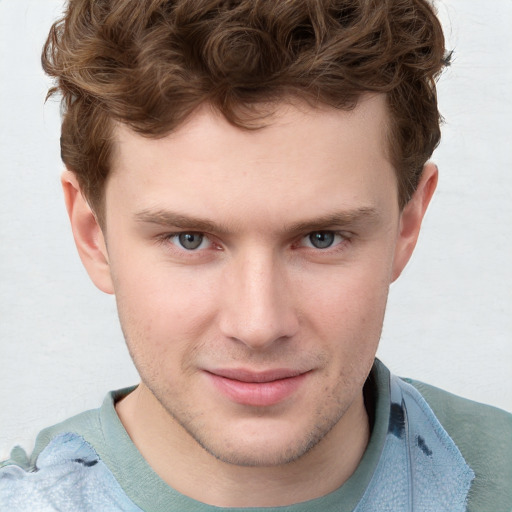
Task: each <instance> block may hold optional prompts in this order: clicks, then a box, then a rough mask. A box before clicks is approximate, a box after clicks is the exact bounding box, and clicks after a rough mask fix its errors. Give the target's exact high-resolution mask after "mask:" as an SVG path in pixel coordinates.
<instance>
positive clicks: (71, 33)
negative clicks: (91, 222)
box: [42, 0, 447, 217]
mask: <svg viewBox="0 0 512 512" xmlns="http://www.w3.org/2000/svg"><path fill="white" fill-rule="evenodd" d="M42 63H43V68H44V70H45V71H46V73H48V74H49V75H50V76H52V77H54V78H55V79H56V83H55V87H52V88H51V89H50V91H49V93H48V95H49V96H50V95H52V94H53V93H55V92H60V93H61V94H62V98H63V120H62V136H61V153H62V159H63V161H64V163H65V164H66V166H67V167H68V168H69V169H71V170H73V171H74V172H75V174H76V176H77V179H78V181H79V183H80V186H81V189H82V191H83V193H84V195H85V197H86V198H87V200H88V201H89V203H90V204H91V206H92V207H93V209H94V210H95V212H96V214H97V215H98V216H99V217H101V212H102V209H103V189H104V185H105V181H106V179H107V176H108V173H109V168H110V159H111V157H112V149H113V136H112V134H113V129H114V125H115V122H121V123H125V124H126V125H128V126H129V127H130V128H132V129H133V130H135V131H136V132H138V133H140V134H143V135H145V136H148V137H162V136H165V135H166V134H168V133H170V132H171V131H172V130H174V129H175V128H176V127H178V126H179V125H180V124H181V123H183V121H184V120H185V119H186V118H187V117H188V116H189V115H190V114H191V113H192V112H193V111H194V110H195V109H196V108H197V107H198V106H199V105H201V104H203V103H205V102H208V103H210V104H211V105H212V106H213V107H215V108H216V109H218V111H220V112H221V113H222V114H223V115H224V116H225V117H226V119H228V121H230V122H231V123H233V124H235V125H237V126H240V127H244V128H248V129H254V128H255V127H257V122H258V116H259V113H258V108H257V107H258V105H261V104H262V103H265V104H269V103H270V104H272V103H273V102H278V101H280V100H283V99H284V98H285V97H298V98H300V99H305V100H306V101H308V102H310V103H312V104H315V103H317V104H318V103H321V104H326V105H330V106H333V107H335V108H339V109H346V110H348V109H351V108H353V107H354V106H355V105H356V103H357V100H358V98H359V97H360V95H361V94H362V93H365V92H377V93H385V94H386V97H387V105H388V110H389V114H390V123H389V125H390V126H389V133H388V134H387V135H388V140H389V158H390V160H391V163H392V164H393V165H394V167H395V169H396V173H397V181H398V197H399V203H400V206H401V207H403V206H404V205H405V204H406V203H407V201H408V200H409V198H410V197H411V195H412V193H413V192H414V190H415V188H416V186H417V184H418V181H419V178H420V176H421V172H422V168H423V165H424V164H425V162H426V161H427V160H428V158H430V156H431V154H432V152H433V150H434V148H435V147H436V146H437V144H438V143H439V139H440V128H439V125H440V121H441V117H440V114H439V112H438V108H437V98H436V87H435V81H436V79H437V77H438V75H439V74H440V72H441V70H442V69H443V66H444V65H445V64H446V63H447V58H446V52H445V48H444V37H443V32H442V29H441V25H440V23H439V21H438V19H437V17H436V14H435V11H434V9H433V7H432V5H431V4H430V3H429V2H428V1H427V0H137V1H135V0H69V1H68V4H67V8H66V11H65V13H64V16H63V18H62V19H60V20H58V21H57V22H55V23H54V25H53V26H52V28H51V30H50V33H49V36H48V39H47V41H46V43H45V46H44V49H43V55H42ZM260 113H261V112H260ZM259 120H260V121H261V118H260V119H259Z"/></svg>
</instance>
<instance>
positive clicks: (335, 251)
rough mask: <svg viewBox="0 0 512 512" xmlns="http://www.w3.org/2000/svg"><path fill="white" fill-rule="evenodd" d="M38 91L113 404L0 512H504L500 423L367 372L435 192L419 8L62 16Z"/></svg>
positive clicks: (465, 405) (429, 51)
mask: <svg viewBox="0 0 512 512" xmlns="http://www.w3.org/2000/svg"><path fill="white" fill-rule="evenodd" d="M43 62H44V66H45V69H46V71H47V72H48V73H49V74H50V75H52V76H54V77H56V78H57V87H58V90H59V91H60V92H61V93H62V94H63V101H64V106H65V113H64V118H63V126H62V140H61V144H62V156H63V160H64V162H65V164H66V166H67V169H68V170H67V171H66V172H65V173H64V174H63V177H62V183H63V188H64V195H65V199H66V204H67V208H68V212H69V216H70V220H71V225H72V228H73V233H74V236H75V241H76V244H77V248H78V251H79V254H80V257H81V259H82V262H83V263H84V265H85V267H86V269H87V271H88V273H89V275H90V277H91V279H92V280H93V282H94V283H95V284H96V286H98V287H99V288H100V289H101V290H102V291H104V292H106V293H114V294H115V296H116V301H117V304H118V309H119V317H120V321H121V325H122V328H123V332H124V334H125V338H126V342H127V345H128V348H129V350H130V354H131V356H132V358H133V360H134V362H135V365H136V367H137V369H138V371H139V373H140V377H141V383H140V384H139V386H138V387H137V388H135V389H127V390H121V391H118V392H113V393H111V394H110V395H109V396H108V397H107V398H106V400H105V402H104V404H103V406H102V407H101V408H100V409H98V410H95V411H89V412H86V413H84V414H82V415H80V416H78V417H75V418H72V419H70V420H68V421H67V422H64V423H63V424H60V425H57V426H55V427H52V428H50V429H47V430H45V431H43V432H42V433H41V434H40V436H39V438H38V441H37V445H36V449H35V451H34V453H33V454H32V457H31V459H30V460H21V459H22V457H21V456H17V455H16V454H14V456H13V460H11V461H8V462H7V464H6V465H5V467H4V468H3V469H2V470H0V503H2V505H3V507H4V508H5V509H6V510H38V509H39V510H62V509H64V510H148V511H149V510H151V511H153V510H210V509H211V510H214V507H221V508H233V509H235V510H237V509H243V508H252V509H254V508H267V509H272V508H279V510H290V511H294V510H356V511H369V510H397V511H400V510H421V511H423V510H432V511H434V510H435V511H439V510H450V511H458V510H460V511H462V510H482V511H483V510H512V497H511V493H510V489H511V486H510V482H511V481H512V475H511V472H512V469H511V456H512V455H511V454H512V420H511V418H510V416H509V415H507V414H506V413H503V412H500V411H497V410H496V409H492V408H488V407H485V406H481V405H477V404H474V403H471V402H468V401H465V400H462V399H459V398H456V397H453V396H452V395H449V394H447V393H445V392H442V391H440V390H437V389H434V388H431V387H429V386H427V385H425V384H421V383H418V382H414V381H410V382H405V381H403V380H400V379H397V378H396V377H394V376H392V375H390V373H389V371H388V370H387V369H386V368H385V367H384V366H383V365H382V363H380V362H378V361H375V353H376V349H377V345H378V341H379V337H380V331H381V327H382V321H383V315H384V310H385V304H386V299H387V293H388V287H389V285H390V283H391V282H392V281H394V280H395V279H397V278H398V276H399V275H400V273H401V271H402V270H403V268H404V266H405V265H406V263H407V261H408V259H409V257H410V255H411V253H412V251H413V249H414V245H415V243H416V240H417V237H418V233H419V229H420V225H421V221H422V218H423V215H424V213H425V210H426V208H427V206H428V203H429V201H430V198H431V197H432V194H433V192H434V190H435V186H436V182H437V169H436V167H435V166H434V165H433V164H431V163H428V158H429V157H430V155H431V153H432V151H433V149H434V148H435V146H436V145H437V143H438V140H439V114H438V111H437V104H436V94H435V79H436V77H437V76H438V74H439V72H440V71H441V69H442V67H443V65H444V64H445V62H446V59H445V55H444V41H443V36H442V32H441V29H440V26H439V23H438V21H437V19H436V18H435V15H434V13H433V11H432V9H431V7H430V6H429V4H428V3H426V2H423V1H414V0H412V1H410V0H409V1H401V2H396V1H395V2H391V1H390V2H386V1H385V2H383V1H382V0H381V1H379V2H376V1H375V2H371V1H359V2H356V1H345V2H342V1H340V2H320V1H304V0H302V1H293V0H291V1H287V2H269V1H255V0H252V1H243V0H242V1H236V2H221V1H211V2H205V1H199V0H198V1H192V0H185V1H181V2H180V1H176V2H168V1H163V0H152V1H149V0H148V1H143V2H128V1H121V0H118V1H111V2H97V1H96V2H91V1H85V0H71V2H70V3H69V6H68V10H67V13H66V16H65V18H64V19H63V21H62V22H60V23H58V24H56V25H55V26H54V27H53V29H52V32H51V33H50V36H49V39H48V42H47V45H46V48H45V53H44V58H43Z"/></svg>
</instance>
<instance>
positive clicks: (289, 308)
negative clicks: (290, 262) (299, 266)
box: [219, 251, 299, 351]
mask: <svg viewBox="0 0 512 512" xmlns="http://www.w3.org/2000/svg"><path fill="white" fill-rule="evenodd" d="M248 252H249V254H245V255H243V256H242V255H241V256H240V257H239V258H238V259H236V258H234V259H233V261H231V262H230V264H229V265H228V266H227V268H225V274H224V277H225V279H224V284H223V286H225V288H224V289H223V290H222V294H221V295H222V297H223V299H224V300H222V301H221V310H220V321H219V324H220V329H221V331H222V333H223V335H224V336H226V337H228V338H231V339H233V340H237V341H239V342H241V343H243V344H245V345H246V346H247V347H249V348H250V349H252V350H256V351H258V350H260V351H262V350H265V349H267V348H268V347H270V346H271V345H272V344H274V343H275V342H277V341H279V340H283V339H287V338H291V337H292V336H294V335H295V334H296V332H297V330H298V325H299V321H298V317H297V311H296V309H295V307H294V304H293V294H292V290H291V286H290V283H289V281H288V279H287V275H286V272H285V268H284V265H283V264H282V263H280V262H279V260H278V258H277V257H275V256H273V255H272V254H266V253H265V252H263V251H253V252H250V251H248Z"/></svg>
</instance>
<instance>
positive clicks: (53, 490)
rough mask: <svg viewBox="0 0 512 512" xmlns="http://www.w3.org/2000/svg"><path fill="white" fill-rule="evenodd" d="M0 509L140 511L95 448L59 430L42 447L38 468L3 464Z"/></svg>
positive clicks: (11, 511) (12, 511) (14, 511)
mask: <svg viewBox="0 0 512 512" xmlns="http://www.w3.org/2000/svg"><path fill="white" fill-rule="evenodd" d="M0 510H1V511H2V512H4V511H5V512H7V511H8V512H29V511H30V512H110V511H112V512H114V511H116V512H142V511H141V509H140V508H139V507H137V506H136V505H134V504H133V503H132V502H131V501H130V500H129V499H128V497H127V496H126V494H125V493H124V491H123V489H122V488H121V486H120V485H119V483H118V482H117V481H116V480H115V478H114V477H113V475H112V473H111V472H110V470H109V469H108V468H107V466H106V465H105V464H104V463H103V462H102V461H101V460H99V457H98V456H97V455H96V452H95V451H94V449H93V448H92V447H91V446H90V445H89V444H88V443H87V442H85V441H84V440H83V439H82V438H81V437H79V436H77V435H75V434H71V433H69V434H61V435H59V436H57V437H56V438H54V439H53V440H52V442H51V443H50V444H49V445H48V446H47V447H46V448H45V449H44V450H43V451H42V452H41V454H40V455H39V457H38V459H37V467H36V468H34V471H31V472H26V471H25V470H23V469H21V468H20V467H18V466H16V465H9V466H5V467H4V468H2V469H0Z"/></svg>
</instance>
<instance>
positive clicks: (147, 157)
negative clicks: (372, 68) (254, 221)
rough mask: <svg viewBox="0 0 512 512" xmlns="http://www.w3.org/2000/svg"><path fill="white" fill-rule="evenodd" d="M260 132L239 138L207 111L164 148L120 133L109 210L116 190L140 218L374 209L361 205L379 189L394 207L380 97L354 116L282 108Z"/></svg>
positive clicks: (121, 129)
mask: <svg viewBox="0 0 512 512" xmlns="http://www.w3.org/2000/svg"><path fill="white" fill-rule="evenodd" d="M264 123H265V125H264V127H262V128H259V129H256V130H247V129H240V128H238V127H235V126H233V125H231V124H229V123H228V122H227V121H226V120H225V119H224V118H223V117H222V116H221V115H220V114H218V113H217V112H215V111H213V110H212V109H211V108H209V107H208V106H204V107H202V108H201V109H199V110H198V111H196V112H195V113H194V114H193V115H192V116H191V117H190V118H189V119H188V120H187V122H186V123H184V124H183V125H182V126H181V127H179V128H178V129H177V130H176V131H175V132H173V133H171V134H170V135H167V136H166V137H163V138H161V139H156V140H155V139H150V138H146V137H142V136H140V135H138V134H136V133H134V132H133V131H131V130H130V129H129V128H127V127H125V126H122V125H120V126H117V127H116V131H115V137H116V143H115V144H116V151H115V156H114V161H113V166H112V172H111V176H110V178H109V182H108V183H107V189H106V207H107V210H108V208H109V195H110V196H112V191H114V192H115V193H116V194H117V196H118V199H119V198H123V197H124V198H125V199H127V198H130V200H131V204H132V206H133V208H138V209H139V210H140V209H147V208H161V209H164V208H168V207H169V204H170V203H172V207H173V209H178V210H179V211H183V212H185V213H188V210H194V209H195V210H198V209H200V210H201V213H203V214H207V215H216V214H218V212H219V210H220V208H221V207H224V208H225V211H224V213H225V214H227V212H228V210H229V209H230V208H232V211H233V213H234V212H235V211H237V212H238V214H239V215H242V216H243V215H247V216H249V217H250V212H251V211H261V210H262V209H267V210H272V211H273V212H274V214H275V215H279V214H280V213H283V212H285V211H286V209H287V208H286V207H287V206H288V207H289V209H295V208H297V207H298V205H302V206H301V208H305V207H306V203H307V204H315V205H322V204H326V203H329V202H330V203H334V202H337V203H341V204H340V206H343V205H344V204H343V203H345V204H346V205H347V207H356V208H359V207H361V206H362V207H366V206H369V207H372V208H373V207H374V205H364V204H362V203H364V202H365V201H366V202H368V201H370V202H371V201H377V200H378V197H377V196H378V195H379V194H375V192H378V189H379V188H380V189H382V188H383V187H384V188H385V189H386V187H387V189H386V193H387V194H388V195H389V192H390V190H391V193H392V196H393V197H394V198H395V199H396V190H395V189H396V184H395V178H394V171H393V169H392V166H391V164H390V163H389V159H388V157H387V145H386V132H387V127H386V125H387V110H386V103H385V97H384V96H382V95H373V96H363V97H362V98H361V100H360V101H359V103H358V104H357V106H356V107H355V108H354V109H353V110H351V111H342V110H337V109H334V108H330V107H313V106H311V105H308V104H305V103H297V102H294V103H291V102H290V103H284V102H283V103H281V104H279V105H278V106H277V107H276V108H275V109H274V110H273V111H272V114H270V115H268V116H266V117H265V118H264ZM373 196H375V197H373ZM328 208H331V205H330V204H326V209H328ZM317 209H318V208H317ZM320 209H321V207H320ZM190 213H195V212H190ZM318 214H319V215H321V214H323V212H321V211H318Z"/></svg>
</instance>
